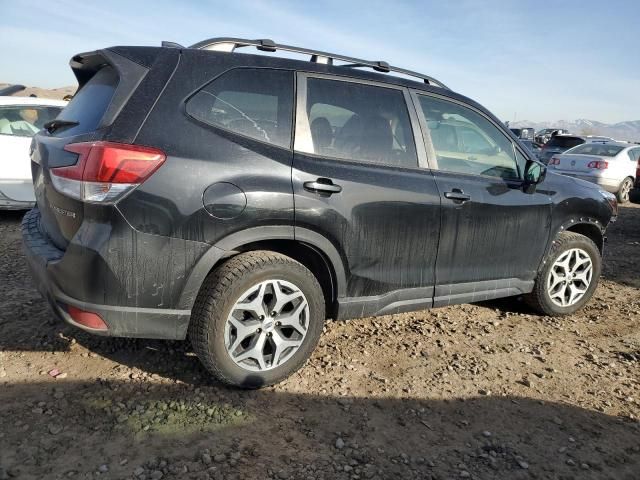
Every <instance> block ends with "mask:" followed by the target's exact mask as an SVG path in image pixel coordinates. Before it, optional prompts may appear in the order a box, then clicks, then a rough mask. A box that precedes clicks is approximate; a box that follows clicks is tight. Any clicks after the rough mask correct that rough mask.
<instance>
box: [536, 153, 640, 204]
mask: <svg viewBox="0 0 640 480" xmlns="http://www.w3.org/2000/svg"><path fill="white" fill-rule="evenodd" d="M639 159H640V146H638V145H634V144H631V143H623V142H610V143H605V144H600V143H583V144H582V145H578V146H577V147H573V148H571V149H569V150H567V151H566V152H564V153H562V154H556V155H554V156H553V157H551V159H550V160H549V169H551V170H554V171H556V172H557V173H561V174H563V175H568V176H570V177H575V178H580V179H582V180H586V181H588V182H591V183H596V184H598V185H599V186H600V187H601V188H602V189H603V190H606V191H608V192H611V193H615V194H616V196H617V197H618V202H619V203H626V202H628V201H629V193H630V192H631V189H632V188H633V185H634V182H635V180H636V175H637V167H638V160H639Z"/></svg>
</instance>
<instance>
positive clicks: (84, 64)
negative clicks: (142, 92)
mask: <svg viewBox="0 0 640 480" xmlns="http://www.w3.org/2000/svg"><path fill="white" fill-rule="evenodd" d="M69 66H70V67H71V70H73V74H74V75H75V77H76V79H77V80H78V90H77V91H76V95H77V94H78V92H80V90H82V87H84V86H85V85H86V84H87V82H89V80H91V78H92V77H93V76H94V75H95V74H96V73H97V72H98V71H100V70H101V69H102V68H104V67H112V68H113V69H114V70H115V71H116V72H117V73H118V85H117V87H116V90H115V93H114V95H113V98H112V99H111V103H110V104H109V106H108V107H107V110H106V111H105V113H104V116H103V117H102V120H101V121H100V126H106V125H110V124H111V123H112V122H113V120H115V118H116V117H117V116H118V114H119V113H120V111H121V110H122V107H123V106H124V105H125V103H126V102H127V100H128V99H129V98H130V97H131V95H132V94H133V92H134V91H135V90H136V88H138V85H139V84H140V82H142V80H143V79H144V77H145V76H146V74H147V72H149V68H150V67H147V66H145V65H143V64H141V62H136V61H135V60H133V59H130V58H128V57H125V56H123V55H120V54H119V53H116V52H115V51H113V50H112V49H102V50H95V51H93V52H85V53H79V54H77V55H74V56H73V57H72V58H71V60H70V61H69Z"/></svg>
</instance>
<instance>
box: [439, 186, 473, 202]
mask: <svg viewBox="0 0 640 480" xmlns="http://www.w3.org/2000/svg"><path fill="white" fill-rule="evenodd" d="M444 196H445V198H449V199H451V200H457V201H459V202H466V201H468V200H471V195H468V194H466V193H464V192H463V191H462V190H460V189H459V188H454V189H453V190H451V191H450V192H444Z"/></svg>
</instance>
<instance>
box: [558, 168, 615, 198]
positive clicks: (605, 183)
mask: <svg viewBox="0 0 640 480" xmlns="http://www.w3.org/2000/svg"><path fill="white" fill-rule="evenodd" d="M556 172H557V173H560V174H562V175H565V176H567V177H573V178H578V179H580V180H584V181H585V182H590V183H595V184H596V185H598V186H600V187H601V188H602V189H603V190H606V191H607V192H610V193H617V192H618V190H620V183H621V182H620V180H615V179H610V178H603V177H598V176H594V175H581V174H579V173H569V172H563V171H561V170H556Z"/></svg>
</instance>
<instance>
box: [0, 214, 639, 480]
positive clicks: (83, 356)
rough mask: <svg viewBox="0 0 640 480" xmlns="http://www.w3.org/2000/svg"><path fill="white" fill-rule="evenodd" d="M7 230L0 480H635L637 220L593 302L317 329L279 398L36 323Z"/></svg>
mask: <svg viewBox="0 0 640 480" xmlns="http://www.w3.org/2000/svg"><path fill="white" fill-rule="evenodd" d="M20 216H21V215H20V214H15V213H4V214H0V480H7V479H13V478H18V479H40V478H47V479H49V478H50V479H58V478H65V479H66V478H71V479H97V478H100V479H120V478H122V479H138V480H143V479H155V480H158V479H178V478H179V479H203V480H204V479H216V480H218V479H252V478H267V479H289V478H293V479H345V480H347V479H349V480H357V479H396V478H407V479H458V478H469V479H492V478H495V479H528V478H536V479H544V478H549V479H591V478H593V479H595V478H597V479H600V478H604V479H629V480H631V479H634V480H637V479H639V478H640V423H639V417H640V324H639V321H640V205H637V204H636V205H631V206H629V207H624V208H622V209H621V214H620V218H619V220H618V222H617V223H616V224H614V225H613V226H612V227H611V228H610V230H609V241H608V244H607V246H606V250H607V251H606V257H605V268H604V278H603V280H602V282H601V284H600V286H599V287H598V290H597V292H596V295H595V298H594V299H593V300H592V301H591V302H590V303H589V304H588V306H587V307H586V308H585V309H584V310H583V311H581V312H578V313H577V314H575V315H572V316H569V317H565V318H549V317H541V316H538V315H535V314H534V313H533V312H531V311H530V310H528V309H527V307H525V306H524V305H523V304H522V302H521V301H519V300H518V299H507V300H501V301H497V302H490V303H483V304H476V305H462V306H456V307H448V308H442V309H436V310H431V311H422V312H417V313H411V314H403V315H393V316H387V317H380V318H366V319H361V320H355V321H350V322H346V323H344V322H328V323H327V325H326V331H325V334H324V335H323V338H322V340H321V344H320V346H319V348H318V349H317V351H316V352H315V354H314V355H313V357H312V359H311V360H310V361H309V362H308V363H307V365H306V366H305V367H304V368H303V369H302V370H301V371H300V372H298V373H297V374H296V375H294V376H293V377H292V378H290V379H289V380H288V381H286V382H285V383H283V384H280V385H278V386H276V387H271V388H266V389H263V390H260V391H251V392H246V391H238V390H231V389H227V388H225V387H222V386H220V385H218V384H216V383H214V382H213V381H212V380H210V379H209V378H208V376H207V374H206V372H205V371H204V370H203V369H202V367H201V366H200V364H199V363H198V360H197V358H195V356H194V355H193V353H192V352H191V350H190V347H189V345H188V344H187V343H183V342H160V341H148V340H121V339H104V338H99V337H93V336H90V335H88V334H85V333H83V332H80V331H78V330H75V329H73V328H71V327H68V326H66V325H63V324H61V323H59V322H57V321H56V320H54V318H53V316H52V315H51V314H50V313H49V311H48V309H47V306H46V304H45V302H44V301H43V300H42V299H41V298H40V296H39V295H38V293H37V292H36V290H35V288H34V287H33V285H32V281H31V279H30V277H29V276H28V273H27V268H26V266H25V260H24V258H23V255H22V251H21V243H20V231H19V223H20Z"/></svg>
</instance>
